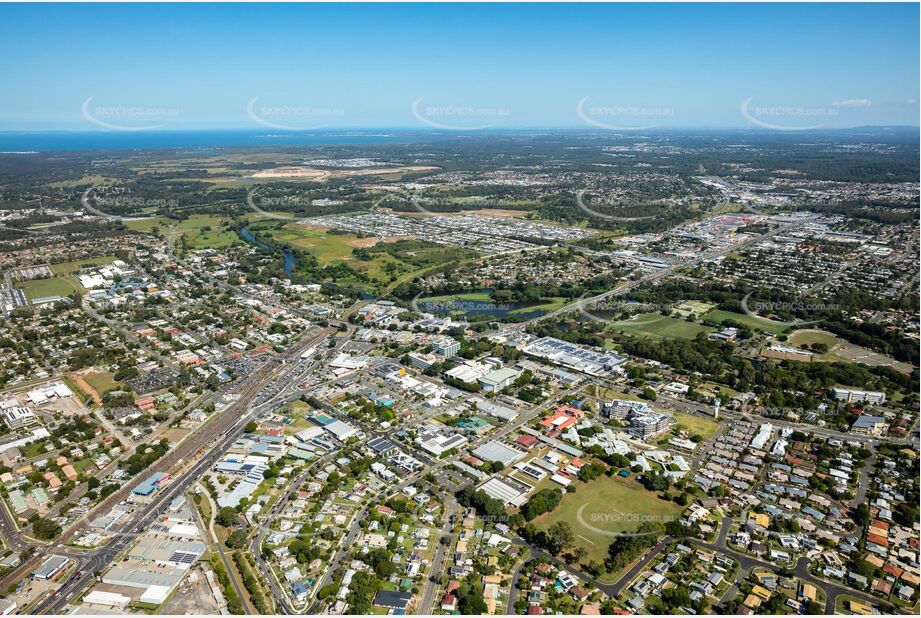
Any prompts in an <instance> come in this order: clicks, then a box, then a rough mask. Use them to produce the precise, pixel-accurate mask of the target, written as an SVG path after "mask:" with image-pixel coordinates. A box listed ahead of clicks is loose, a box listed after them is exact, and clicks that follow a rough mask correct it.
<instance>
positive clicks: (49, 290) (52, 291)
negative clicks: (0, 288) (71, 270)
mask: <svg viewBox="0 0 921 618" xmlns="http://www.w3.org/2000/svg"><path fill="white" fill-rule="evenodd" d="M16 287H17V288H20V289H21V290H23V291H24V292H25V293H26V298H28V299H29V300H30V301H31V300H34V299H36V298H44V297H47V296H70V295H71V294H73V293H74V292H77V293H78V294H86V289H85V288H84V287H83V286H82V285H80V283H79V282H78V281H77V280H76V279H74V278H73V277H72V276H71V275H65V276H63V277H51V278H50V279H33V280H32V281H19V282H17V283H16Z"/></svg>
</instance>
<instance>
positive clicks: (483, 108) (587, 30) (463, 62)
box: [0, 4, 919, 130]
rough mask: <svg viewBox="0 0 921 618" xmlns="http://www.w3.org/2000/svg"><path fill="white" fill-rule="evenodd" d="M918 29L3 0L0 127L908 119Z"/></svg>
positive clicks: (771, 13)
mask: <svg viewBox="0 0 921 618" xmlns="http://www.w3.org/2000/svg"><path fill="white" fill-rule="evenodd" d="M918 20H919V7H918V5H916V4H867V5H862V4H861V5H857V4H821V5H781V4H763V5H762V4H748V5H726V4H713V5H689V4H674V5H653V4H646V5H624V4H621V5H617V4H615V5H597V4H591V5H552V4H539V5H522V4H502V5H479V4H477V5H471V4H467V5H453V4H452V5H449V4H443V5H420V4H400V5H381V4H374V5H341V4H338V5H317V4H313V5H288V4H282V5H265V4H260V5H245V4H231V5H209V4H198V5H189V4H169V5H156V6H154V5H112V4H99V5H9V4H4V5H0V83H2V85H3V98H2V102H0V130H45V129H48V130H58V129H64V130H104V129H105V128H106V127H107V126H109V127H113V128H117V127H128V128H131V129H142V128H145V127H157V128H160V129H192V128H258V127H260V126H263V127H274V128H277V129H279V130H282V129H285V128H291V129H308V128H315V127H321V126H322V127H329V128H337V127H375V126H377V127H419V128H426V126H427V125H431V126H445V127H454V128H458V129H464V130H469V129H475V128H478V127H485V126H492V127H515V126H522V127H535V126H548V127H549V126H586V125H587V124H594V123H597V124H599V126H611V127H624V128H630V127H641V126H715V127H744V126H752V125H753V123H758V122H764V123H767V124H770V125H776V126H780V127H793V128H802V127H805V126H813V125H815V126H828V127H836V126H856V125H863V124H911V125H917V124H918V115H919V111H918V103H917V100H918V98H919V60H918V59H919V36H918ZM420 99H421V100H420ZM746 101H748V103H747V105H745V102H746ZM580 102H581V106H580ZM414 103H415V112H414V107H413V105H414ZM248 106H249V109H248ZM743 107H745V110H744V111H746V112H747V116H746V114H745V113H743V109H742V108H743ZM580 111H581V113H580Z"/></svg>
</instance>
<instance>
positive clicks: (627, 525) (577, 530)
mask: <svg viewBox="0 0 921 618" xmlns="http://www.w3.org/2000/svg"><path fill="white" fill-rule="evenodd" d="M633 477H634V475H633V474H631V475H630V478H629V479H623V478H620V477H609V476H601V477H599V478H597V479H595V480H593V481H590V482H588V483H583V482H581V481H574V482H573V486H574V487H575V488H576V491H575V493H567V494H566V495H565V496H563V500H562V501H561V502H560V504H559V505H558V506H557V507H556V509H554V510H553V511H552V512H550V513H545V514H544V515H541V516H540V517H538V518H536V519H535V520H534V524H535V525H536V526H537V527H539V528H540V529H542V530H546V529H547V528H549V527H550V526H551V525H553V524H555V523H556V522H558V521H565V522H567V523H568V524H569V525H570V526H571V527H572V531H573V534H574V535H575V538H576V546H580V547H584V548H585V551H586V557H585V560H586V561H592V560H595V561H598V562H603V561H604V559H605V557H606V556H607V554H608V546H609V545H610V544H611V542H612V541H613V540H614V539H615V538H616V536H617V533H620V532H632V531H634V530H636V529H637V528H639V526H640V525H641V524H643V523H644V522H648V521H653V522H657V523H660V524H662V525H664V524H665V523H667V522H669V521H671V520H672V519H675V518H677V517H678V516H679V515H680V514H681V510H682V507H680V506H678V505H677V504H674V503H673V502H666V501H665V500H660V499H659V498H658V496H656V494H654V493H651V492H648V491H646V490H645V489H643V487H642V486H641V485H640V484H639V483H637V482H636V481H635V480H633Z"/></svg>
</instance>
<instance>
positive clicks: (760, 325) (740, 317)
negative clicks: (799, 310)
mask: <svg viewBox="0 0 921 618" xmlns="http://www.w3.org/2000/svg"><path fill="white" fill-rule="evenodd" d="M703 317H704V319H708V320H713V321H714V322H718V323H722V321H723V320H733V321H734V322H738V323H739V324H744V325H745V326H748V327H749V328H753V329H758V330H761V331H764V332H766V333H770V334H772V335H779V334H781V333H783V332H784V331H786V330H789V329H790V327H789V326H787V325H786V324H783V323H782V322H775V321H774V320H768V319H767V318H759V317H758V316H752V315H746V314H744V313H735V312H733V311H723V310H722V309H714V310H713V311H711V312H709V313H708V314H706V315H705V316H703Z"/></svg>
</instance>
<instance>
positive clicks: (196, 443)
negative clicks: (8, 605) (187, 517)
mask: <svg viewBox="0 0 921 618" xmlns="http://www.w3.org/2000/svg"><path fill="white" fill-rule="evenodd" d="M332 332H333V329H330V328H325V329H322V330H320V331H319V333H315V334H313V335H312V336H310V337H307V338H304V339H302V340H301V341H299V342H298V343H296V344H295V345H294V346H292V348H291V349H290V350H289V351H288V352H287V353H286V354H285V356H284V358H285V359H290V358H296V357H297V355H299V354H300V352H302V351H303V350H304V349H306V348H308V347H310V346H312V345H316V344H318V343H319V342H321V341H323V340H325V339H326V338H327V337H328V336H329V335H330V334H332ZM285 369H286V366H285V365H284V364H283V363H281V362H279V361H278V359H273V360H270V361H269V362H267V363H266V364H265V365H264V366H263V367H261V368H259V369H258V370H257V371H255V372H254V373H253V374H251V375H249V376H247V377H246V378H245V381H244V383H243V384H241V385H240V387H239V388H238V389H237V390H238V391H239V392H237V393H235V394H237V395H239V397H238V399H236V400H235V401H233V402H232V403H231V404H229V405H228V406H227V407H226V408H225V409H224V410H223V411H221V412H218V413H216V416H215V417H213V418H212V419H211V420H210V421H209V422H207V423H206V424H205V425H204V426H203V427H201V428H200V429H199V430H198V431H196V432H195V433H194V434H192V435H191V436H190V437H189V438H187V439H186V440H185V441H183V442H181V443H180V444H179V445H178V446H177V447H176V448H175V449H172V450H170V451H169V452H167V454H166V455H164V456H163V457H162V458H161V459H160V460H158V461H157V463H155V464H154V465H153V466H151V467H150V468H149V470H148V471H147V472H145V475H147V474H151V473H153V472H157V471H161V472H169V471H170V470H171V469H172V468H173V467H174V466H176V465H177V464H178V463H180V462H186V464H187V465H188V462H189V461H192V460H193V459H194V458H195V457H196V456H199V458H198V459H197V460H195V461H194V463H193V464H192V465H191V467H190V468H189V469H187V470H185V471H184V472H182V474H181V475H180V477H179V478H178V479H176V480H174V481H173V482H172V483H170V484H168V485H165V486H164V487H163V488H162V489H161V490H160V491H159V492H158V493H157V494H156V497H155V498H154V500H153V502H152V503H151V504H150V505H146V506H144V507H143V508H140V509H138V510H137V511H136V512H135V513H134V514H133V515H132V516H131V517H130V518H128V519H127V521H125V523H123V524H122V525H121V526H120V527H119V528H118V529H117V530H116V534H115V538H114V540H112V541H111V542H110V543H109V544H108V545H106V546H104V547H102V548H100V549H97V550H93V551H90V552H86V554H85V557H84V558H82V559H81V560H80V563H81V565H80V567H79V568H80V570H79V573H80V575H78V576H76V577H73V578H72V579H70V580H68V581H67V582H66V583H65V584H64V586H62V587H61V588H60V589H59V590H58V592H57V594H56V595H55V597H53V598H49V599H46V600H44V601H42V602H40V603H39V604H38V605H37V606H36V607H35V609H34V612H33V613H39V614H53V613H56V612H57V611H59V610H60V609H62V608H63V607H64V605H66V603H67V602H68V601H69V600H70V598H72V597H73V596H74V595H75V593H76V592H78V591H79V590H81V589H82V588H83V587H84V586H86V585H87V584H88V583H89V582H90V581H91V580H92V579H93V578H94V577H95V575H94V572H95V571H99V570H102V569H103V568H104V567H105V566H106V565H108V564H109V563H111V562H112V560H114V559H115V557H116V556H117V555H118V554H119V553H120V552H121V551H122V550H123V549H124V548H125V547H127V546H128V545H129V544H130V543H131V542H133V541H134V539H135V538H136V537H137V536H138V535H139V534H140V533H141V532H143V531H144V529H146V528H147V526H149V525H150V524H151V523H152V522H153V521H154V520H155V519H156V518H157V517H158V516H159V515H160V513H161V512H163V510H164V509H165V508H166V507H167V506H169V504H170V503H171V502H172V501H173V500H174V499H175V498H176V497H177V496H179V495H181V494H183V493H184V492H185V491H186V490H187V489H188V488H189V487H190V486H191V485H192V483H194V482H197V480H198V478H199V477H200V476H201V475H202V474H203V473H204V472H206V471H207V470H208V469H209V468H210V467H211V466H212V465H214V463H215V462H216V461H217V460H218V459H219V458H220V457H221V456H222V455H223V454H224V452H225V451H226V450H227V449H229V448H230V446H232V445H233V443H234V442H235V441H236V440H237V438H238V437H239V436H240V435H242V433H243V432H244V429H245V426H246V421H247V420H249V419H250V418H251V417H252V415H253V411H252V410H249V405H250V402H251V401H252V400H253V399H254V398H255V396H256V395H257V394H258V393H259V391H261V390H262V388H263V387H264V386H265V385H266V384H268V383H270V382H272V381H274V380H275V379H277V378H278V377H279V376H278V374H279V373H282V372H283V371H284V370H285ZM248 410H249V411H248ZM135 484H136V483H129V484H126V485H125V486H124V487H123V488H121V489H120V490H118V491H116V492H115V493H113V494H112V495H111V496H109V497H108V498H106V499H105V500H104V501H103V502H101V503H100V504H98V505H97V506H96V507H94V508H93V509H92V510H91V511H90V512H89V513H88V514H87V515H86V516H85V517H84V519H86V520H91V519H92V518H93V517H96V516H99V515H101V514H103V513H105V512H107V511H108V510H109V509H111V508H112V507H113V506H115V505H116V504H117V503H119V502H121V501H122V500H124V498H125V497H127V495H128V494H129V492H130V491H131V489H132V488H133V487H134V485H135ZM79 531H80V527H79V526H73V527H71V528H70V529H69V530H67V531H65V532H64V534H63V535H62V536H61V538H60V539H59V540H58V543H57V545H58V546H64V545H65V544H66V543H67V541H69V540H70V539H71V538H73V537H74V536H76V535H77V533H78V532H79ZM55 551H56V548H55V547H48V546H46V547H44V548H43V549H41V550H39V551H38V552H36V554H35V555H34V556H33V557H32V558H31V559H30V560H28V561H26V562H25V563H23V564H22V565H21V566H20V567H18V568H17V569H16V570H15V571H13V572H12V573H10V574H9V575H8V576H7V577H6V578H4V580H3V581H2V582H0V585H4V586H8V585H10V584H11V583H13V582H16V581H18V580H20V579H22V578H23V577H24V576H26V575H27V574H28V573H30V572H31V571H32V570H34V569H35V567H36V566H38V565H39V564H40V563H41V561H42V560H44V559H45V558H46V557H47V556H48V555H50V554H53V553H55Z"/></svg>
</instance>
